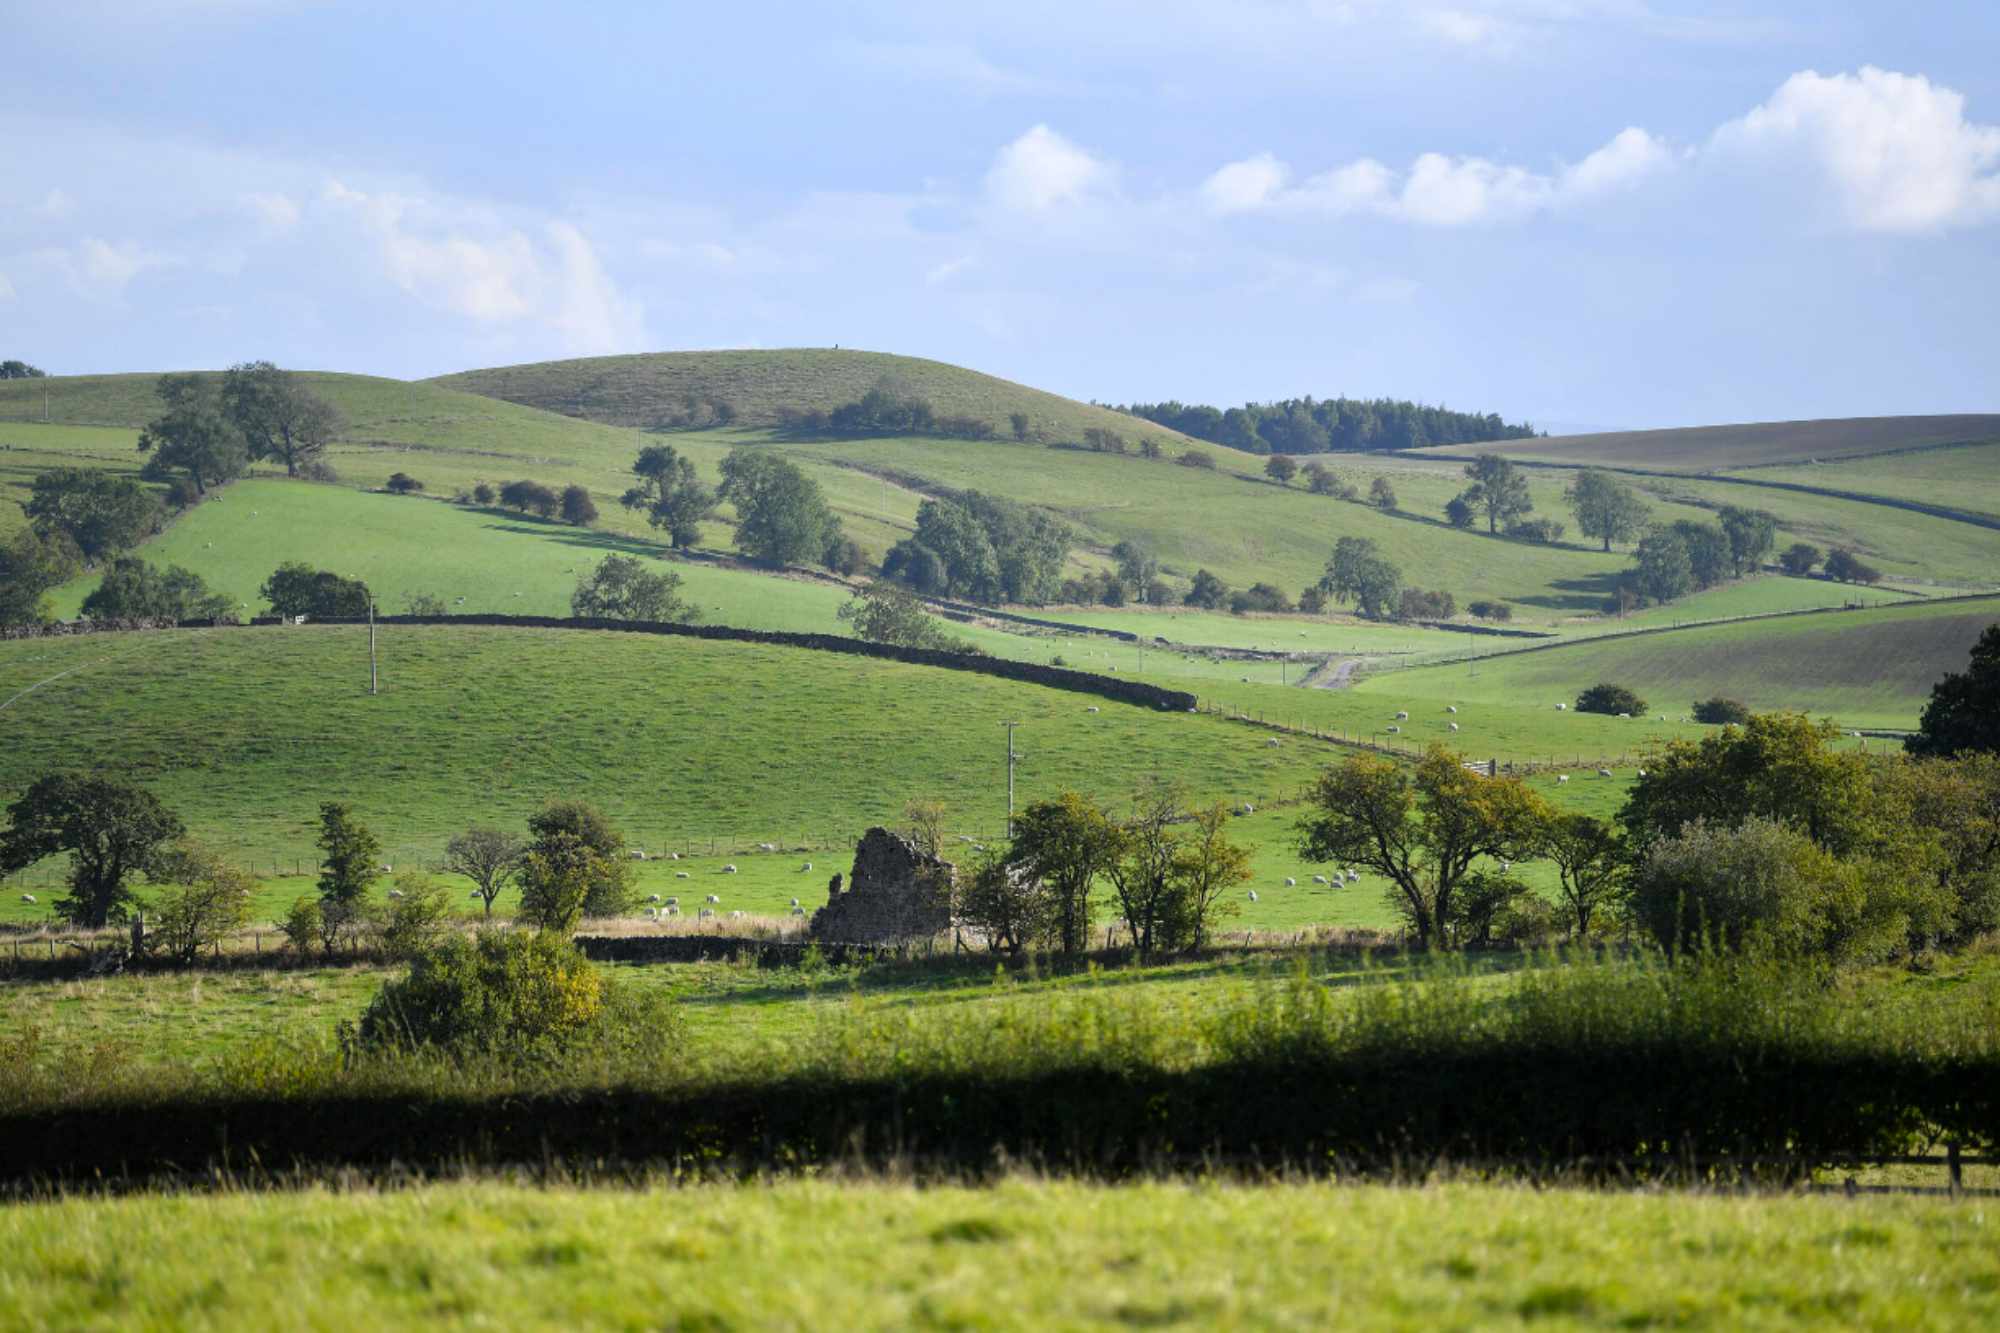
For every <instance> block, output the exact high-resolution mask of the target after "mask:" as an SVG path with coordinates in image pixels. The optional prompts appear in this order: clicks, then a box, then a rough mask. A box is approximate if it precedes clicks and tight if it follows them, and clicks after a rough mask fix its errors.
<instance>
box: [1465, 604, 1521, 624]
mask: <svg viewBox="0 0 2000 1333" xmlns="http://www.w3.org/2000/svg"><path fill="white" fill-rule="evenodd" d="M1465 609H1466V610H1468V611H1470V612H1471V613H1472V614H1473V615H1474V616H1476V617H1478V618H1479V619H1480V620H1502V621H1504V620H1512V619H1513V618H1514V608H1513V607H1511V606H1509V605H1508V604H1507V603H1505V602H1487V601H1479V602H1472V603H1470V604H1468V605H1467V606H1466V608H1465Z"/></svg>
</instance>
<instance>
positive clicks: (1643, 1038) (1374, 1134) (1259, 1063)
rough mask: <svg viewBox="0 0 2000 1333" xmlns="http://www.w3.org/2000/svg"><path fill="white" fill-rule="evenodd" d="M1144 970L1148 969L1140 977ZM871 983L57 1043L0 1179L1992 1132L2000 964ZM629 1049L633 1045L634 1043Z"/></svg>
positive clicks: (1442, 1150) (1648, 1165)
mask: <svg viewBox="0 0 2000 1333" xmlns="http://www.w3.org/2000/svg"><path fill="white" fill-rule="evenodd" d="M1137 977H1138V974H1135V980H1136V979H1137ZM1013 989H1014V986H1013V983H1010V982H1007V981H1005V980H996V982H995V985H994V987H993V989H992V992H991V993H990V994H985V995H980V996H978V997H977V998H968V999H967V1000H965V1001H964V1002H962V1003H954V1004H951V1005H945V1006H926V1007H922V1008H918V1007H914V1006H909V1005H906V1004H902V1003H899V1002H897V1001H896V1000H894V999H885V1000H875V999H860V998H857V999H854V1000H852V1001H849V1002H846V1003H843V1004H838V1005H833V1006H828V1008H827V1011H826V1012H825V1013H824V1015H823V1016H822V1017H821V1019H820V1021H819V1022H818V1023H817V1024H816V1025H815V1027H814V1028H813V1029H812V1030H811V1031H810V1032H809V1033H808V1034H807V1035H806V1036H804V1037H802V1038H799V1039H797V1040H793V1041H790V1042H785V1043H779V1044H773V1045H771V1046H768V1047H764V1048H737V1049H736V1051H735V1053H733V1054H719V1055H714V1056H705V1055H703V1054H702V1053H701V1052H699V1051H697V1050H694V1049H691V1048H689V1047H687V1046H685V1045H683V1046H680V1047H678V1048H677V1049H675V1050H674V1052H673V1053H672V1054H671V1055H668V1056H666V1057H665V1058H662V1057H661V1055H660V1051H661V1049H662V1047H661V1045H660V1044H659V1043H655V1042H647V1043H630V1042H618V1043H608V1044H606V1045H603V1046H601V1047H593V1048H591V1049H589V1050H586V1051H583V1052H579V1053H578V1054H577V1055H576V1057H575V1058H574V1059H570V1060H565V1061H564V1062H561V1063H550V1062H536V1063H522V1062H519V1061H504V1060H495V1059H485V1058H458V1059H454V1058H448V1057H445V1056H441V1055H438V1054H435V1053H432V1052H429V1051H424V1050H418V1051H416V1052H412V1053H405V1054H374V1055H361V1054H356V1053H350V1054H349V1055H348V1056H347V1057H346V1058H343V1057H342V1055H341V1053H340V1052H339V1051H337V1050H336V1049H335V1048H334V1047H333V1046H332V1045H331V1044H324V1045H321V1044H313V1043H305V1044H294V1045H291V1046H279V1045H276V1044H266V1045H253V1046H250V1047H246V1048H242V1049H240V1050H238V1051H237V1052H236V1053H234V1054H232V1055H231V1056H230V1057H228V1058H227V1059H225V1060H224V1061H222V1062H221V1063H220V1064H218V1065H217V1066H215V1067H214V1068H212V1069H210V1070H207V1071H204V1072H200V1073H193V1072H189V1071H186V1070H182V1069H154V1070H151V1071H147V1072H143V1073H141V1072H139V1071H126V1070H123V1069H121V1068H119V1067H116V1066H113V1067H108V1068H94V1069H84V1070H78V1069H76V1068H74V1067H70V1068H55V1067H52V1065H51V1064H50V1063H49V1062H47V1061H40V1060H37V1059H36V1058H35V1054H34V1051H33V1050H32V1048H31V1047H29V1046H28V1045H26V1043H25V1039H23V1038H14V1039H12V1040H13V1041H14V1043H15V1046H14V1047H13V1049H10V1050H0V1060H5V1061H7V1063H8V1065H9V1066H10V1067H11V1068H15V1069H20V1070H22V1071H23V1073H22V1075H21V1076H20V1077H19V1078H16V1079H14V1080H11V1081H9V1083H8V1084H7V1085H6V1086H5V1087H4V1088H0V1178H12V1179H16V1180H19V1179H23V1178H29V1177H32V1176H34V1175H36V1174H37V1173H43V1174H50V1173H53V1174H80V1173H84V1172H87V1171H92V1170H109V1171H118V1170H127V1171H136V1172H142V1173H143V1172H148V1171H156V1170H160V1169H167V1168H172V1169H175V1170H186V1169H198V1168H202V1167H204V1166H206V1165H209V1164H212V1163H213V1162H214V1161H215V1160H217V1159H218V1158H220V1157H221V1156H223V1155H224V1154H230V1155H233V1160H237V1161H242V1160H244V1159H245V1158H249V1157H254V1159H255V1160H257V1161H260V1162H262V1163H264V1164H266V1165H268V1166H277V1165H281V1164H293V1165H302V1166H307V1167H318V1166H332V1165H360V1166H375V1165H383V1164H387V1163H402V1164H412V1163H415V1164H422V1163H459V1164H473V1165H492V1164H502V1163H507V1162H519V1161H541V1160H547V1159H551V1158H553V1159H589V1160H598V1161H602V1160H619V1161H660V1160H666V1161H672V1162H679V1163H692V1164H696V1165H699V1166H703V1167H765V1166H781V1167H783V1166H800V1165H810V1164H815V1163H828V1162H834V1161H840V1160H853V1159H861V1160H888V1159H892V1158H904V1157H907V1158H913V1159H918V1160H922V1161H926V1162H932V1163H937V1164H939V1165H941V1166H943V1167H946V1168H949V1169H955V1170H980V1169H984V1168H985V1167H986V1166H988V1165H990V1164H991V1163H994V1162H996V1161H1000V1160H1014V1161H1020V1160H1027V1161H1036V1162H1040V1163H1043V1164H1045V1165H1047V1166H1049V1167H1051V1168H1053V1169H1077V1170H1085V1171H1091V1172H1103V1173H1111V1174H1117V1173H1120V1172H1124V1171H1129V1170H1133V1169H1145V1168H1148V1167H1150V1166H1173V1165H1176V1164H1185V1163H1195V1162H1206V1161H1214V1160H1225V1161H1230V1162H1236V1163H1242V1164H1250V1165H1267V1166H1286V1167H1296V1168H1300V1169H1306V1170H1326V1169H1346V1168H1363V1169H1372V1168H1379V1167H1382V1166H1385V1165H1394V1164H1405V1165H1407V1164H1410V1163H1432V1162H1438V1163H1450V1162H1455V1163H1461V1164H1468V1165H1471V1164H1483V1163H1496V1164H1502V1165H1506V1166H1508V1167H1509V1168H1525V1169H1529V1170H1537V1171H1539V1170H1566V1169H1571V1168H1575V1167H1577V1166H1580V1165H1581V1166H1587V1167H1590V1168H1591V1169H1609V1170H1617V1171H1634V1170H1636V1171H1639V1172H1642V1173H1644V1172H1659V1171H1662V1170H1681V1171H1684V1170H1685V1169H1686V1167H1687V1164H1688V1163H1689V1162H1691V1161H1692V1160H1693V1159H1694V1158H1695V1157H1696V1156H1697V1155H1702V1156H1707V1155H1715V1154H1728V1155H1738V1156H1749V1157H1757V1158H1768V1159H1783V1160H1784V1161H1786V1162H1789V1163H1794V1164H1796V1165H1797V1166H1799V1167H1804V1166H1808V1165H1812V1164H1816V1163H1822V1162H1825V1161H1829V1160H1833V1159H1836V1158H1838V1157H1840V1156H1842V1155H1846V1154H1869V1153H1884V1152H1893V1151H1903V1150H1907V1149H1908V1148H1910V1147H1912V1146H1915V1145H1922V1144H1927V1143H1933V1142H1936V1141H1939V1140H1942V1139H1945V1138H1951V1139H1955V1140H1957V1141H1960V1142H1963V1143H1966V1144H1968V1145H1971V1146H1975V1147H1980V1146H1987V1145H1992V1144H1994V1143H1996V1142H2000V1022H1996V1019H2000V984H1996V983H1992V982H1975V983H1972V984H1969V985H1967V986H1964V987H1961V988H1960V989H1958V990H1957V991H1954V992H1951V993H1949V994H1947V995H1940V996H1933V997H1930V998H1927V999H1925V1000H1922V1001H1913V1002H1905V1003H1899V1004H1894V1005H1888V1006H1884V1005H1882V1004H1879V1003H1874V1002H1871V1001H1870V1000H1869V999H1868V997H1867V993H1866V992H1859V993H1849V992H1847V991H1845V990H1843V989H1841V988H1839V987H1838V986H1836V985H1833V984H1832V983H1831V982H1830V980H1829V979H1828V978H1826V977H1823V976H1819V975H1814V974H1811V973H1809V972H1801V971H1795V970H1791V969H1788V968H1786V967H1785V966H1783V965H1780V964H1775V963H1758V962H1740V961H1736V962H1729V961H1701V962H1689V963H1682V964H1669V963H1666V962H1662V961H1659V960H1649V959H1640V960H1637V961H1632V960H1620V961H1609V960H1601V959H1594V958H1588V957H1585V958H1577V959H1573V960H1568V961H1558V960H1553V959H1551V960H1546V961H1544V962H1543V963H1541V964H1540V965H1538V966H1534V967H1531V968H1529V969H1527V970H1526V971H1524V972H1521V973H1516V974H1510V975H1502V976H1492V975H1480V974H1478V973H1477V972H1475V971H1472V970H1470V969H1469V968H1467V967H1465V966H1463V965H1452V964H1440V965H1436V966H1433V967H1429V968H1422V969H1414V970H1412V971H1410V972H1408V973H1406V974H1404V975H1401V976H1397V977H1379V976H1373V975H1362V976H1359V977H1355V976H1353V975H1351V974H1350V975H1348V976H1344V977H1326V976H1321V975H1317V974H1316V971H1315V969H1314V968H1312V967H1310V966H1307V965H1301V966H1299V967H1298V968H1297V969H1295V970H1294V971H1293V972H1292V973H1290V974H1289V975H1266V976H1261V977H1253V978H1247V979H1243V980H1240V981H1232V982H1228V983H1226V984H1222V985H1219V986H1215V987H1210V988H1207V989H1206V990H1204V991H1202V992H1200V993H1199V994H1197V993H1195V992H1191V991H1189V992H1180V993H1175V992H1174V991H1172V990H1171V989H1170V988H1165V987H1152V986H1144V985H1137V984H1135V985H1130V986H1121V985H1102V984H1100V985H1095V986H1092V987H1090V988H1088V989H1085V988H1068V987H1056V988H1053V989H1040V990H1037V991H1036V992H1035V993H1033V994H1032V995H1029V996H1015V995H1013V994H1011V993H1010V992H1012V990H1013ZM639 1052H643V1053H644V1054H643V1055H638V1054H635V1053H639Z"/></svg>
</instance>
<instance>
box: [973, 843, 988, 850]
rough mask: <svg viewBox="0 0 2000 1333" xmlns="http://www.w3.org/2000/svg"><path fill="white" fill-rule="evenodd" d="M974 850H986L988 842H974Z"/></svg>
mask: <svg viewBox="0 0 2000 1333" xmlns="http://www.w3.org/2000/svg"><path fill="white" fill-rule="evenodd" d="M972 850H973V851H975V852H983V851H985V850H986V844H985V843H983V842H975V843H973V844H972Z"/></svg>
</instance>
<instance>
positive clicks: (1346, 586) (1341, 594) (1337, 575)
mask: <svg viewBox="0 0 2000 1333" xmlns="http://www.w3.org/2000/svg"><path fill="white" fill-rule="evenodd" d="M1320 586H1321V587H1322V588H1324V589H1326V590H1327V592H1328V593H1330V594H1331V595H1332V596H1333V598H1334V600H1335V601H1339V602H1352V603H1354V609H1355V611H1356V613H1357V614H1359V615H1361V616H1362V617H1364V618H1366V619H1368V620H1390V619H1394V618H1395V616H1396V613H1397V611H1398V610H1399V609H1400V608H1401V605H1402V596H1403V576H1402V573H1401V571H1400V570H1398V569H1397V568H1396V567H1395V566H1394V565H1392V564H1390V563H1389V561H1387V560H1386V559H1384V558H1383V557H1382V554H1381V552H1380V551H1379V550H1378V549H1377V548H1376V546H1375V543H1374V541H1372V540H1371V539H1369V538H1367V537H1342V538H1341V539H1340V540H1339V541H1337V542H1335V543H1334V544H1333V555H1332V556H1331V557H1330V558H1329V559H1328V560H1327V563H1326V573H1325V575H1324V576H1323V577H1322V578H1321V579H1320Z"/></svg>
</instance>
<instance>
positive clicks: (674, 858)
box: [667, 852, 681, 861]
mask: <svg viewBox="0 0 2000 1333" xmlns="http://www.w3.org/2000/svg"><path fill="white" fill-rule="evenodd" d="M667 859H668V860H669V861H678V860H680V859H681V854H680V853H679V852H668V853H667Z"/></svg>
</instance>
